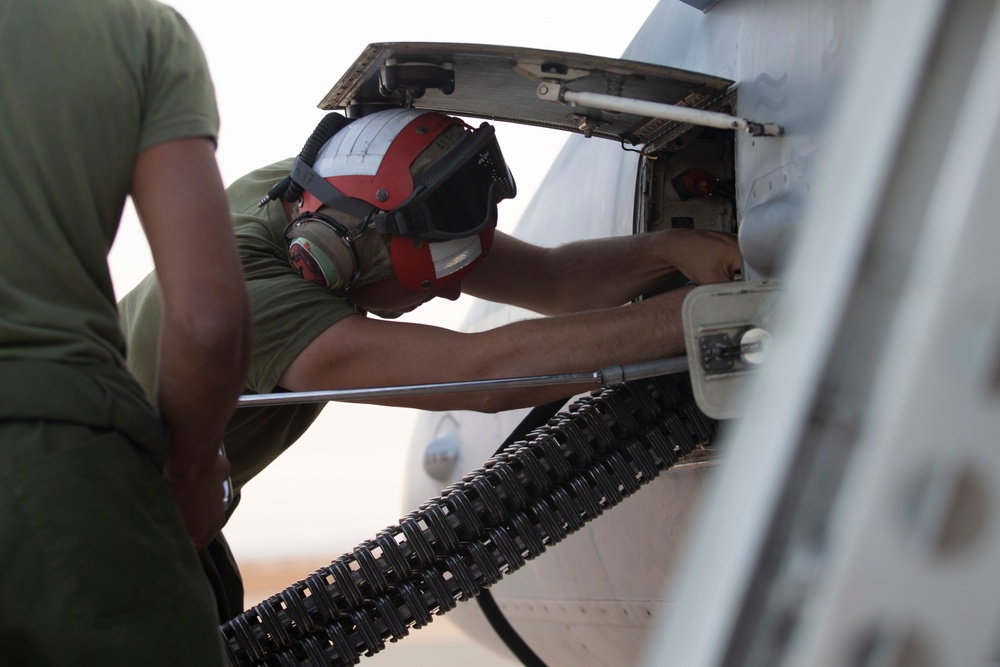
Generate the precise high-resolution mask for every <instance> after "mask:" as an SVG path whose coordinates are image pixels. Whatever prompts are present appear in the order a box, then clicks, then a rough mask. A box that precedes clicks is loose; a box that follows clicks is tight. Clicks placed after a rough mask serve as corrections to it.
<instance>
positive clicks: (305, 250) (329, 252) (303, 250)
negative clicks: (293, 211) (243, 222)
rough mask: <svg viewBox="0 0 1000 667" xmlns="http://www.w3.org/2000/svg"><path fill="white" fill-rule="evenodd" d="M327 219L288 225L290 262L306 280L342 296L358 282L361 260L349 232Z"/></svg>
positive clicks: (308, 218)
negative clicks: (348, 235) (359, 261)
mask: <svg viewBox="0 0 1000 667" xmlns="http://www.w3.org/2000/svg"><path fill="white" fill-rule="evenodd" d="M325 217H326V216H322V217H316V216H314V215H311V214H310V215H306V216H303V217H300V218H297V219H295V220H293V221H292V222H291V224H289V226H288V229H287V231H286V232H285V238H286V239H287V240H288V261H289V262H290V263H291V265H292V268H294V269H295V270H296V271H297V272H298V273H299V275H301V276H302V277H303V278H305V279H306V280H308V281H310V282H313V283H316V284H317V285H319V286H320V287H324V288H326V289H328V290H330V291H332V292H336V293H338V294H343V293H344V292H346V291H347V289H348V288H349V287H350V286H351V285H352V284H353V283H354V281H355V280H356V279H357V275H358V260H357V256H356V252H355V250H354V247H353V245H352V243H351V242H350V240H349V239H348V238H347V235H346V230H342V229H338V227H341V225H340V224H339V223H337V222H336V221H334V220H331V219H324V218H325Z"/></svg>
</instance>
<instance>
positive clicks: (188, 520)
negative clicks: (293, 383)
mask: <svg viewBox="0 0 1000 667" xmlns="http://www.w3.org/2000/svg"><path fill="white" fill-rule="evenodd" d="M0 53H2V55H3V67H2V68H0V201H2V202H3V206H4V216H3V223H2V224H0V535H2V536H3V537H2V539H0V656H2V658H0V661H2V662H3V663H4V664H11V665H18V666H25V665H27V666H31V665H103V666H108V665H137V664H142V665H164V666H166V665H223V664H226V658H225V653H224V649H223V646H222V642H221V641H220V637H219V634H218V629H217V624H218V619H217V615H216V613H215V609H214V601H213V598H212V592H211V589H210V588H209V586H208V582H207V581H206V579H205V576H204V573H203V572H202V570H201V567H200V566H199V562H198V559H197V556H196V550H195V547H201V546H204V545H205V544H207V543H208V542H210V541H211V540H212V538H213V537H214V536H215V534H216V533H217V532H218V530H219V527H220V526H221V525H222V522H223V520H224V513H225V507H224V504H223V498H222V483H223V481H224V480H225V478H226V475H227V473H228V470H229V466H228V462H227V461H226V459H225V458H223V457H221V456H219V453H218V445H219V442H220V440H221V437H222V432H223V428H224V426H225V423H226V421H227V420H228V418H229V415H230V414H231V412H232V409H233V406H234V403H235V399H236V396H237V394H238V393H239V390H240V387H241V386H242V381H243V378H244V376H245V371H246V361H247V354H248V350H249V346H250V322H249V309H248V305H247V298H246V290H245V286H244V285H243V282H242V275H241V272H240V268H239V263H238V258H237V253H236V249H235V244H234V242H233V236H232V229H231V225H230V218H229V216H228V213H227V209H226V204H225V198H224V195H223V190H222V184H221V179H220V177H219V174H218V169H217V167H216V164H215V158H214V149H215V137H216V135H217V132H218V116H217V112H216V108H215V98H214V91H213V88H212V83H211V80H210V78H209V74H208V70H207V66H206V63H205V60H204V56H203V54H202V51H201V48H200V46H199V44H198V42H197V40H196V38H195V36H194V34H193V33H192V31H191V29H190V28H189V27H188V25H187V24H186V23H185V22H184V20H183V19H182V18H181V17H180V16H179V15H177V13H176V12H174V11H173V10H172V9H170V8H168V7H166V6H164V5H161V4H159V3H156V2H153V1H152V0H91V1H88V2H68V3H67V2H63V1H61V0H0ZM129 194H131V195H132V197H133V200H134V202H135V205H136V209H137V211H138V212H139V215H140V218H141V220H142V223H143V227H144V229H145V231H146V235H147V238H148V240H149V243H150V247H151V250H152V253H153V258H154V260H155V263H156V266H157V269H158V271H159V275H160V287H161V289H162V293H163V304H164V312H165V317H164V318H163V329H162V332H161V333H160V335H159V337H160V341H161V348H160V350H159V351H158V352H157V353H156V354H155V358H154V361H153V363H154V365H155V366H156V367H157V369H158V371H157V372H158V380H157V382H158V407H159V410H158V411H157V410H156V409H154V407H153V406H152V405H151V404H150V403H149V401H148V399H147V398H146V397H145V395H144V392H143V391H142V389H141V388H140V386H139V385H138V383H137V382H136V381H135V378H134V377H133V376H132V375H131V374H130V373H129V371H128V370H127V369H126V365H125V358H124V353H125V341H124V338H123V336H122V333H121V330H120V328H119V324H118V316H117V311H116V308H115V300H114V292H113V289H112V285H111V278H110V274H109V271H108V266H107V259H106V258H107V253H108V250H109V248H110V246H111V243H112V241H113V239H114V236H115V232H116V230H117V227H118V223H119V218H120V215H121V212H122V207H123V205H124V203H125V198H126V196H127V195H129ZM195 235H197V236H198V237H199V238H200V239H201V240H203V241H204V243H205V246H204V247H190V244H189V240H190V238H191V237H192V236H195Z"/></svg>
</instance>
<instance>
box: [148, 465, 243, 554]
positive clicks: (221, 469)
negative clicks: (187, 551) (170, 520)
mask: <svg viewBox="0 0 1000 667" xmlns="http://www.w3.org/2000/svg"><path fill="white" fill-rule="evenodd" d="M213 454H214V456H210V457H206V460H205V461H203V462H201V464H200V465H194V464H193V463H191V462H186V461H185V462H181V461H176V460H174V459H168V461H167V464H166V466H164V469H163V478H164V479H165V480H166V482H167V485H168V486H169V487H170V492H171V493H172V494H173V496H174V501H176V503H177V506H178V507H179V508H180V511H181V517H182V518H183V519H184V527H185V528H186V529H187V533H188V536H189V537H190V538H191V542H192V543H193V544H194V546H195V547H196V548H198V549H201V548H204V547H205V546H207V545H208V543H209V542H211V541H212V539H213V538H214V537H215V536H216V535H217V534H218V533H219V531H220V530H222V526H223V525H224V524H225V522H226V509H227V508H226V506H225V503H224V502H223V483H224V482H225V481H226V480H227V479H228V478H229V460H228V459H226V457H225V456H223V455H222V454H218V453H215V452H213Z"/></svg>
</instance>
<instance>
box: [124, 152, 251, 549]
mask: <svg viewBox="0 0 1000 667" xmlns="http://www.w3.org/2000/svg"><path fill="white" fill-rule="evenodd" d="M132 198H133V200H134V202H135V206H136V210H137V211H138V213H139V218H140V220H141V221H142V226H143V229H144V230H145V232H146V238H147V239H148V241H149V245H150V249H151V251H152V254H153V262H154V263H155V265H156V271H157V274H158V277H159V284H160V291H161V293H162V303H163V323H162V327H163V330H162V332H161V337H160V341H161V343H160V356H159V374H158V378H157V391H158V397H159V407H160V413H161V415H162V416H163V418H164V420H165V421H166V422H167V424H168V426H169V428H170V454H169V458H168V461H167V464H166V467H165V469H164V477H165V478H166V480H167V482H168V484H169V485H170V488H171V491H172V492H173V494H174V498H175V499H176V500H177V503H178V505H179V507H180V509H181V513H182V515H183V516H184V520H185V524H186V526H187V529H188V533H189V534H190V536H191V538H192V541H193V542H194V543H195V545H196V546H199V547H201V546H204V545H205V544H207V543H208V541H210V540H211V538H212V537H213V536H214V535H215V534H216V533H217V532H218V531H219V529H220V528H221V527H222V524H223V522H224V507H223V505H222V482H223V480H224V479H225V477H226V475H228V472H229V463H228V461H226V460H225V459H224V458H221V457H220V456H219V455H218V448H219V444H220V443H221V442H222V434H223V431H224V428H225V425H226V423H227V422H228V420H229V417H230V416H231V414H232V412H233V409H234V408H235V406H236V398H237V396H238V395H239V393H240V390H241V388H242V385H243V380H244V378H245V376H246V371H247V367H248V361H249V355H250V349H251V345H252V337H251V328H250V327H251V325H250V308H249V305H248V301H247V294H246V287H245V284H244V281H243V272H242V269H241V267H240V263H239V257H238V255H237V252H236V244H235V242H234V239H233V232H232V222H231V219H230V217H229V208H228V204H227V202H226V198H225V194H224V191H223V187H222V181H221V178H220V176H219V172H218V168H217V166H216V163H215V156H214V152H213V146H212V143H211V142H210V141H209V140H208V139H200V138H195V139H184V140H178V141H170V142H166V143H163V144H158V145H156V146H153V147H152V148H149V149H148V150H145V151H143V152H142V153H141V154H140V155H139V156H138V158H137V159H136V163H135V168H134V171H133V182H132Z"/></svg>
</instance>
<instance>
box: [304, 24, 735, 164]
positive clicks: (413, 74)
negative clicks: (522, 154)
mask: <svg viewBox="0 0 1000 667" xmlns="http://www.w3.org/2000/svg"><path fill="white" fill-rule="evenodd" d="M544 83H549V84H555V85H556V86H558V87H559V88H560V89H565V90H568V91H572V92H573V93H580V94H596V95H597V96H602V97H603V96H613V97H616V98H622V99H627V100H641V101H644V102H651V103H655V104H661V105H674V106H679V107H684V108H689V109H699V110H708V111H714V110H716V109H718V108H721V106H722V105H723V104H724V103H725V102H726V101H727V91H728V90H729V89H730V87H731V86H732V84H733V82H732V81H730V80H728V79H723V78H720V77H716V76H710V75H707V74H699V73H697V72H688V71H685V70H680V69H675V68H672V67H663V66H660V65H652V64H648V63H641V62H635V61H629V60H621V59H613V58H603V57H599V56H589V55H583V54H578V53H563V52H559V51H547V50H541V49H531V48H520V47H511V46H491V45H483V44H452V43H418V42H396V43H379V44H370V45H369V46H368V47H367V48H366V49H365V50H364V51H363V52H362V54H361V55H360V56H359V57H358V59H357V60H356V61H355V62H354V64H353V65H352V66H351V67H350V68H349V69H348V71H347V73H346V74H344V75H343V76H342V77H341V79H340V80H339V81H338V82H337V83H336V84H335V85H334V86H333V88H332V89H331V90H330V92H329V93H328V94H327V95H326V97H324V98H323V100H322V101H321V102H320V104H319V106H320V108H322V109H328V110H345V111H346V112H347V115H348V116H351V117H354V116H360V115H364V114H365V113H368V112H369V111H370V110H372V109H377V108H380V107H384V106H413V107H415V108H418V109H427V110H429V111H439V112H442V113H446V114H451V115H455V116H464V117H472V118H483V119H487V120H495V121H506V122H511V123H520V124H525V125H534V126H539V127H547V128H552V129H559V130H565V131H569V132H577V133H581V134H584V135H586V136H595V137H603V138H607V139H613V140H617V141H623V142H626V143H629V144H633V145H637V144H650V143H652V142H654V141H656V140H657V139H660V138H662V137H663V136H664V135H667V134H670V135H676V134H677V133H678V132H679V131H683V128H684V127H685V126H687V127H689V126H690V124H686V123H683V122H679V121H675V120H667V119H664V118H658V117H655V116H654V115H651V114H649V113H643V112H639V111H634V110H629V111H611V110H608V109H606V108H602V107H601V106H597V105H593V106H592V105H588V104H581V103H569V102H560V101H553V100H552V99H542V98H541V92H540V91H541V90H542V86H541V84H544Z"/></svg>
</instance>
